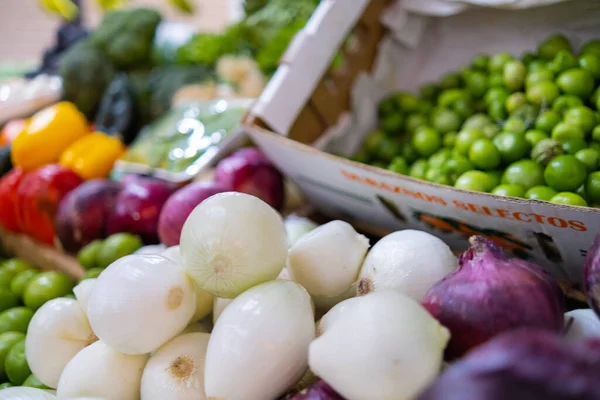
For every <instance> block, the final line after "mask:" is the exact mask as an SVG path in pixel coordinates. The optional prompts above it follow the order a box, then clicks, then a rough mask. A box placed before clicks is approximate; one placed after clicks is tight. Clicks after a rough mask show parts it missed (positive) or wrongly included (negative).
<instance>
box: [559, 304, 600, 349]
mask: <svg viewBox="0 0 600 400" xmlns="http://www.w3.org/2000/svg"><path fill="white" fill-rule="evenodd" d="M571 319H573V322H572V323H571V325H570V327H569V330H568V331H567V333H566V335H565V338H566V339H567V340H570V341H577V340H581V339H584V338H588V337H600V319H599V318H598V316H597V315H596V313H595V312H594V310H592V309H590V308H586V309H582V310H573V311H569V312H568V313H565V325H566V324H569V323H570V321H571Z"/></svg>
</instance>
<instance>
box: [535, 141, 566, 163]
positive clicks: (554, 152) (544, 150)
mask: <svg viewBox="0 0 600 400" xmlns="http://www.w3.org/2000/svg"><path fill="white" fill-rule="evenodd" d="M564 152H565V151H564V149H563V146H562V144H561V143H560V142H557V141H556V140H554V139H542V140H540V141H539V142H538V143H537V144H536V145H535V146H534V147H533V149H532V150H531V159H532V160H533V161H535V162H537V163H538V164H541V165H547V164H548V163H549V162H550V160H552V159H553V158H554V157H557V156H560V155H562V154H563V153H564Z"/></svg>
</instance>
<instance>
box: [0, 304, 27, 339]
mask: <svg viewBox="0 0 600 400" xmlns="http://www.w3.org/2000/svg"><path fill="white" fill-rule="evenodd" d="M31 318H33V311H31V310H30V309H29V308H27V307H15V308H11V309H8V310H6V311H4V312H2V313H0V333H4V332H22V333H25V332H27V327H28V326H29V321H31Z"/></svg>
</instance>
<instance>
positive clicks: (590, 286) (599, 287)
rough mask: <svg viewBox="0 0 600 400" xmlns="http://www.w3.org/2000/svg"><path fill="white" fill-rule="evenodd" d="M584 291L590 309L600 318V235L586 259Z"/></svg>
mask: <svg viewBox="0 0 600 400" xmlns="http://www.w3.org/2000/svg"><path fill="white" fill-rule="evenodd" d="M583 290H584V291H585V293H586V295H587V300H588V304H589V305H590V308H592V309H593V310H594V312H595V313H596V315H598V316H599V317H600V234H598V235H597V236H596V238H595V239H594V243H592V246H591V247H590V248H589V250H588V252H587V255H586V257H585V263H584V265H583Z"/></svg>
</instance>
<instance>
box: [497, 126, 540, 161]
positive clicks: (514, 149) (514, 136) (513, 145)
mask: <svg viewBox="0 0 600 400" xmlns="http://www.w3.org/2000/svg"><path fill="white" fill-rule="evenodd" d="M529 132H532V131H529ZM534 132H535V131H534ZM494 145H495V146H496V148H497V149H498V151H499V152H500V156H501V157H502V161H503V162H505V163H506V164H510V163H512V162H515V161H518V160H520V159H522V158H524V157H525V156H526V155H527V154H529V151H530V150H531V145H530V144H529V142H528V141H527V139H526V138H525V135H524V134H522V133H515V132H502V133H500V134H499V135H498V136H496V137H495V138H494Z"/></svg>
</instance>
